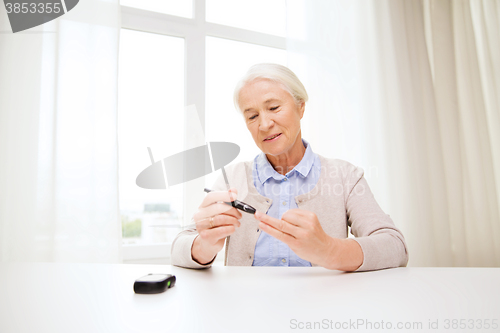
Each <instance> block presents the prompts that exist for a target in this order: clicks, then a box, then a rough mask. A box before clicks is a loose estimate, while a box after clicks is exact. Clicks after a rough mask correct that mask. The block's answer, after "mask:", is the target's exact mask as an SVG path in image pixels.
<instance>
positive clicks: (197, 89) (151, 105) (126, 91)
mask: <svg viewBox="0 0 500 333" xmlns="http://www.w3.org/2000/svg"><path fill="white" fill-rule="evenodd" d="M179 3H182V5H179ZM230 3H232V2H227V1H215V0H207V1H206V3H205V1H203V0H194V1H192V2H191V1H180V2H179V1H175V5H174V1H163V0H157V1H155V0H148V1H144V0H141V1H137V0H125V1H122V32H121V37H120V63H119V66H120V67H119V89H120V91H119V112H118V114H119V116H118V117H119V120H118V124H119V125H118V126H119V139H118V143H119V149H120V150H119V154H120V156H119V176H120V181H119V186H120V188H119V195H120V211H121V215H122V226H123V230H122V235H123V240H124V245H123V246H124V247H123V254H124V261H125V262H142V263H155V262H158V263H169V258H168V257H169V255H170V246H171V242H172V240H173V238H174V237H175V235H177V233H178V232H179V231H180V230H182V226H183V225H187V224H189V223H190V222H189V220H190V218H191V216H192V214H193V213H194V212H195V211H196V209H197V207H198V205H199V203H200V202H201V200H202V199H203V197H204V195H205V194H204V193H203V187H206V186H211V185H212V184H213V182H214V181H215V179H216V178H217V176H218V172H220V171H217V172H215V173H212V174H210V175H207V176H206V177H205V179H197V180H193V181H190V182H187V183H185V184H182V185H176V186H172V187H170V188H168V189H166V190H146V189H141V188H139V187H138V186H137V185H136V184H135V179H136V177H137V175H138V174H139V173H140V172H141V171H142V170H143V169H145V168H146V167H147V166H149V165H150V164H151V160H150V156H149V153H148V150H147V147H150V148H151V150H152V153H153V158H154V160H155V161H157V160H159V159H163V158H165V157H167V156H170V155H172V154H175V153H177V152H180V151H182V150H185V149H189V148H193V147H196V146H198V145H203V144H204V142H208V141H230V142H235V143H237V144H238V145H240V147H241V152H240V155H239V156H238V158H237V161H240V160H248V159H251V158H253V157H254V156H255V155H256V154H257V153H258V152H259V151H258V148H256V147H255V145H254V144H253V140H252V138H251V136H250V134H249V133H247V130H246V127H245V125H244V122H243V119H242V118H241V115H239V114H238V113H237V111H236V110H234V106H233V102H232V93H233V88H234V86H235V84H236V81H237V80H238V79H239V78H240V77H241V76H242V75H243V74H244V72H245V71H246V70H247V69H248V67H250V66H251V65H252V64H255V63H259V62H276V63H281V64H286V51H285V38H284V37H283V36H284V31H285V0H269V1H267V2H266V3H269V4H272V5H270V6H268V7H267V10H266V13H265V15H264V14H263V15H264V16H263V18H264V19H265V20H269V22H270V23H269V24H266V26H267V27H266V29H262V28H260V29H259V27H258V26H262V24H257V26H256V25H255V24H254V23H255V22H253V20H252V19H251V20H248V18H249V17H250V18H251V17H253V16H254V15H249V14H248V13H252V11H256V12H259V2H255V3H254V2H247V3H245V6H248V8H244V9H243V10H239V9H238V8H233V5H232V4H230ZM240 9H241V7H240ZM224 16H226V17H229V16H231V17H233V18H234V17H238V16H239V17H240V18H239V19H236V20H232V21H231V20H229V21H228V20H226V21H224V19H223V17H224ZM257 16H258V15H257ZM205 17H207V20H205ZM273 17H274V19H273ZM259 19H261V18H259ZM245 20H246V21H245ZM271 21H272V22H271ZM245 22H246V23H245ZM257 22H258V21H257ZM252 24H254V25H252ZM193 104H194V105H195V106H196V110H197V112H198V116H199V121H195V122H192V121H190V122H187V121H185V119H186V118H185V111H184V108H185V106H189V105H193ZM200 127H201V130H200ZM200 132H202V133H200ZM193 133H194V134H193ZM222 259H223V255H222V256H221V255H219V256H218V260H219V261H221V260H222Z"/></svg>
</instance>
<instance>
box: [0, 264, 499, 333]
mask: <svg viewBox="0 0 500 333" xmlns="http://www.w3.org/2000/svg"><path fill="white" fill-rule="evenodd" d="M148 273H171V274H175V275H176V277H177V283H176V286H175V287H173V288H171V289H169V290H167V291H166V292H165V293H162V294H156V295H136V294H134V292H133V289H132V286H133V283H134V281H135V279H137V278H139V277H141V276H143V275H146V274H148ZM453 319H456V320H457V322H455V323H456V325H457V326H458V325H460V319H465V320H466V321H465V323H466V325H471V326H470V327H469V328H468V329H466V330H463V332H471V331H475V332H483V331H484V332H499V331H500V327H498V326H500V268H397V269H389V270H382V271H376V272H364V273H342V272H338V271H328V270H326V269H322V268H280V267H213V268H211V269H206V270H190V269H183V268H179V267H172V266H157V265H155V266H152V265H106V264H51V263H26V264H20V263H0V332H1V333H10V332H13V333H22V332H50V333H54V332H65V333H66V332H71V333H75V332H85V333H91V332H147V333H149V332H297V331H306V332H310V331H312V330H310V329H306V328H307V325H308V323H309V325H312V327H314V323H315V322H317V323H319V324H320V325H322V326H319V328H321V327H322V329H320V330H319V331H338V332H341V331H345V330H346V328H350V329H351V331H355V330H356V329H354V328H355V326H353V325H354V323H355V324H358V326H357V330H359V331H370V329H368V330H367V328H369V326H368V325H369V324H368V322H370V323H371V325H372V330H374V331H377V332H382V331H385V330H383V329H382V328H381V325H384V328H387V326H388V325H389V323H390V325H392V331H394V332H398V331H399V332H407V331H416V332H417V331H418V332H426V331H432V332H441V331H448V332H454V331H456V330H454V329H452V325H453V322H452V321H451V320H453ZM471 319H473V320H475V321H474V322H470V321H469V320H471ZM485 319H488V320H489V325H490V329H485V328H484V326H485V325H486V324H487V322H485V321H484V320H485ZM436 320H437V321H438V322H437V323H436ZM447 320H450V321H449V322H448V326H449V327H450V329H448V330H445V326H446V325H447V324H446V323H447ZM362 321H364V322H362ZM382 321H383V323H382ZM430 322H432V323H433V325H436V324H437V325H439V326H438V327H439V330H435V329H434V330H429V329H428V328H429V324H430ZM398 323H401V325H403V327H404V325H407V327H410V326H409V325H417V326H414V327H415V328H417V327H418V325H421V326H420V327H422V328H423V329H419V330H418V329H415V330H411V329H398V328H397V326H396V325H398ZM413 323H415V324H413ZM419 323H421V324H419ZM493 323H496V324H497V328H496V329H493V328H492V327H491V325H492V324H493ZM479 324H481V326H482V327H481V328H479ZM316 325H317V326H316V327H317V328H318V324H316ZM335 325H337V328H339V329H335ZM342 325H343V326H344V329H341V326H342ZM346 325H351V326H349V327H348V326H346ZM462 325H463V321H462ZM472 325H473V326H472ZM301 327H302V328H304V329H300V328H301ZM377 327H378V329H376V328H377ZM472 327H474V329H470V328H472Z"/></svg>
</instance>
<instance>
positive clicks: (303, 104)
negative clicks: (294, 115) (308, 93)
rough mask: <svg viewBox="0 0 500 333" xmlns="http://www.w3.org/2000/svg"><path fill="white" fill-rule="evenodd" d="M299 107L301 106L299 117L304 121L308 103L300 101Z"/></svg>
mask: <svg viewBox="0 0 500 333" xmlns="http://www.w3.org/2000/svg"><path fill="white" fill-rule="evenodd" d="M298 106H299V116H300V119H302V117H303V116H304V111H305V110H306V102H304V101H299V103H298Z"/></svg>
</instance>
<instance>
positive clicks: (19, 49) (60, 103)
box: [0, 0, 121, 263]
mask: <svg viewBox="0 0 500 333" xmlns="http://www.w3.org/2000/svg"><path fill="white" fill-rule="evenodd" d="M120 25H121V24H120V6H119V2H118V0H116V1H115V0H108V1H104V0H103V1H99V0H86V1H80V2H79V4H78V5H77V6H76V7H75V8H74V9H73V10H72V11H70V12H68V13H67V14H65V15H64V16H61V17H60V18H58V19H56V20H54V21H51V22H48V23H46V24H44V25H41V26H38V27H35V28H32V29H30V30H28V31H25V32H19V33H16V34H12V33H11V32H9V30H10V26H9V23H8V18H7V14H6V12H5V9H4V6H1V8H0V30H1V31H2V33H1V34H0V156H2V157H1V160H2V162H1V163H0V186H1V190H0V191H1V194H0V260H1V261H54V262H107V263H118V262H120V261H121V232H120V230H121V227H120V221H119V212H118V182H117V177H118V173H117V170H118V165H117V119H116V118H117V73H118V71H117V70H118V68H117V67H118V41H119V32H120Z"/></svg>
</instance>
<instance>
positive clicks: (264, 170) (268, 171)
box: [255, 139, 315, 184]
mask: <svg viewBox="0 0 500 333" xmlns="http://www.w3.org/2000/svg"><path fill="white" fill-rule="evenodd" d="M302 143H303V144H304V147H306V152H305V153H304V156H303V157H302V159H301V160H300V162H299V164H297V165H296V166H295V167H294V168H293V169H292V170H291V171H289V172H288V173H287V174H286V175H287V176H289V175H291V174H292V173H293V172H294V171H297V172H298V173H299V174H300V175H301V176H302V177H304V178H305V177H307V175H308V174H309V172H310V171H311V169H312V166H313V163H314V158H315V154H314V152H313V151H312V148H311V145H310V144H309V143H308V142H307V141H306V140H304V139H302ZM255 162H256V166H257V175H258V178H259V181H260V183H261V184H264V183H265V182H266V181H267V180H268V179H269V178H271V177H273V178H274V179H276V180H282V179H283V178H285V176H284V175H281V174H279V173H278V172H277V171H276V170H274V168H273V166H272V165H271V163H269V160H268V159H267V157H266V154H264V153H260V154H259V155H257V157H256V161H255Z"/></svg>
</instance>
